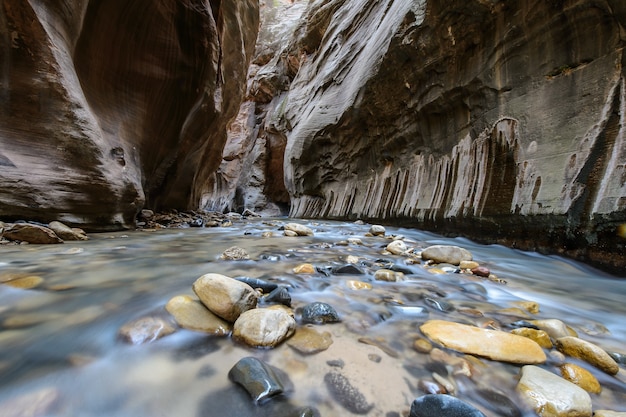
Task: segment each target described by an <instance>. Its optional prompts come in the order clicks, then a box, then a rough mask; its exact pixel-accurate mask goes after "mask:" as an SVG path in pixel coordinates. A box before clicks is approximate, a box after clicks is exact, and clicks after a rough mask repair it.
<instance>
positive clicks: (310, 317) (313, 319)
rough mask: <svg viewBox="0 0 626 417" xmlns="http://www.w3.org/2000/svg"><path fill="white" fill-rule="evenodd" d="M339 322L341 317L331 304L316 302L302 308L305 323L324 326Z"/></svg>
mask: <svg viewBox="0 0 626 417" xmlns="http://www.w3.org/2000/svg"><path fill="white" fill-rule="evenodd" d="M339 321H341V320H340V319H339V315H338V314H337V312H336V311H335V309H334V308H333V307H331V306H330V305H329V304H326V303H322V302H318V301H316V302H313V303H309V304H307V305H305V306H304V307H302V322H303V323H313V324H324V323H336V322H339Z"/></svg>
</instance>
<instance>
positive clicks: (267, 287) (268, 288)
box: [235, 277, 278, 293]
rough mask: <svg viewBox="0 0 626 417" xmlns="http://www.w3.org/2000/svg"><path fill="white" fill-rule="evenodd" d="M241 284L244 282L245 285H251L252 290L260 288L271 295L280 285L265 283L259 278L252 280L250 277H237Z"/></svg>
mask: <svg viewBox="0 0 626 417" xmlns="http://www.w3.org/2000/svg"><path fill="white" fill-rule="evenodd" d="M235 279H236V280H237V281H239V282H243V283H244V284H247V285H249V286H250V287H251V288H260V289H261V291H263V292H264V293H270V292H272V291H274V290H275V289H276V288H278V284H274V283H273V282H269V281H265V280H262V279H259V278H250V277H237V278H235Z"/></svg>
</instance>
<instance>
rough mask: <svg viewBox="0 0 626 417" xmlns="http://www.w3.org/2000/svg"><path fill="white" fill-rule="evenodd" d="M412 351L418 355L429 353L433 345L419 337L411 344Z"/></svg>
mask: <svg viewBox="0 0 626 417" xmlns="http://www.w3.org/2000/svg"><path fill="white" fill-rule="evenodd" d="M413 349H415V350H416V351H418V352H419V353H430V351H431V350H433V345H432V344H431V343H430V342H429V341H428V340H426V339H423V338H421V337H420V338H419V339H415V342H413Z"/></svg>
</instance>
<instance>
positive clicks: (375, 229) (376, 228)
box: [369, 224, 387, 236]
mask: <svg viewBox="0 0 626 417" xmlns="http://www.w3.org/2000/svg"><path fill="white" fill-rule="evenodd" d="M369 232H370V234H371V235H373V236H385V233H386V232H387V231H386V230H385V227H384V226H381V225H379V224H373V225H372V226H371V227H370V230H369Z"/></svg>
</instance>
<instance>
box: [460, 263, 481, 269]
mask: <svg viewBox="0 0 626 417" xmlns="http://www.w3.org/2000/svg"><path fill="white" fill-rule="evenodd" d="M479 266H480V265H479V264H478V262H476V261H461V262H459V268H460V269H470V270H471V269H474V268H478V267H479Z"/></svg>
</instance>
